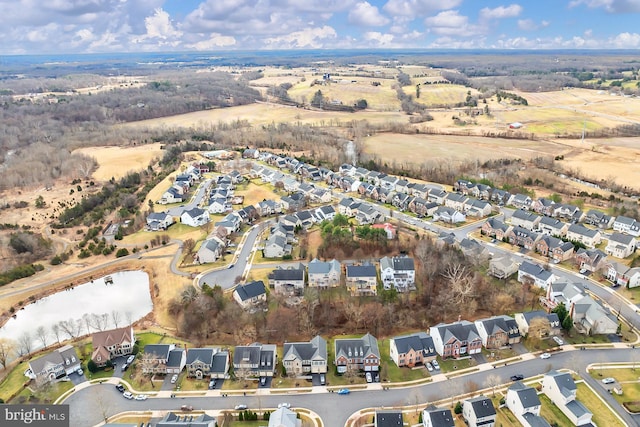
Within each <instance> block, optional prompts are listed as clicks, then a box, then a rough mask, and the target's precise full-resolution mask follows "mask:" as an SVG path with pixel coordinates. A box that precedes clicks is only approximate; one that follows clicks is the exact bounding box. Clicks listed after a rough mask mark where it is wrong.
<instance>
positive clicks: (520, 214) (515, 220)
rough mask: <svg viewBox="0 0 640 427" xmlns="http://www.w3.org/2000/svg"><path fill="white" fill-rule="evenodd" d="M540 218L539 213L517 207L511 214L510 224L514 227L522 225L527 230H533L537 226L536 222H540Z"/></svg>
mask: <svg viewBox="0 0 640 427" xmlns="http://www.w3.org/2000/svg"><path fill="white" fill-rule="evenodd" d="M541 220H542V217H541V216H540V215H537V214H535V213H533V212H529V211H525V210H522V209H518V210H517V211H515V212H513V215H512V216H511V225H513V226H514V227H522V228H526V229H527V230H529V231H533V230H536V229H537V228H538V223H540V221H541Z"/></svg>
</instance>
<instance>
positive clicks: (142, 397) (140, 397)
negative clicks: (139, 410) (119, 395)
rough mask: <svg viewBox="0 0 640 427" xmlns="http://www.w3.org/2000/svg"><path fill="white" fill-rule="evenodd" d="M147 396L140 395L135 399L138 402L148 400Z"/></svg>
mask: <svg viewBox="0 0 640 427" xmlns="http://www.w3.org/2000/svg"><path fill="white" fill-rule="evenodd" d="M147 397H148V396H147V395H146V394H138V395H136V397H135V399H136V400H147Z"/></svg>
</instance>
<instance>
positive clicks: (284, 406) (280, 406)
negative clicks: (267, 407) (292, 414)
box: [278, 402, 291, 409]
mask: <svg viewBox="0 0 640 427" xmlns="http://www.w3.org/2000/svg"><path fill="white" fill-rule="evenodd" d="M278 408H287V409H289V408H291V403H289V402H282V403H278Z"/></svg>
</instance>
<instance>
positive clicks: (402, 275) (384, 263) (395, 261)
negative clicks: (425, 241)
mask: <svg viewBox="0 0 640 427" xmlns="http://www.w3.org/2000/svg"><path fill="white" fill-rule="evenodd" d="M380 279H381V280H382V285H383V286H384V288H385V289H387V290H388V289H391V288H394V289H396V290H397V291H398V292H407V291H412V290H415V289H416V268H415V264H414V262H413V258H410V257H408V256H398V257H392V258H389V257H384V258H382V259H380Z"/></svg>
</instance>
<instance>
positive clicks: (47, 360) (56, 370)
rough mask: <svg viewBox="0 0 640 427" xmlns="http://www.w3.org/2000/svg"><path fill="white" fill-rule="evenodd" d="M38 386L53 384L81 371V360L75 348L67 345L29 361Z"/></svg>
mask: <svg viewBox="0 0 640 427" xmlns="http://www.w3.org/2000/svg"><path fill="white" fill-rule="evenodd" d="M29 368H30V369H31V372H33V375H34V376H35V380H36V384H37V385H39V386H41V385H43V384H47V383H52V382H55V381H56V380H58V379H60V378H63V377H66V376H67V375H70V374H71V373H73V372H75V371H77V370H78V369H80V358H79V357H78V354H77V353H76V350H75V348H73V346H71V345H65V346H63V347H60V348H58V349H56V350H53V351H52V352H50V353H47V354H45V355H44V356H41V357H39V358H37V359H34V360H31V361H29Z"/></svg>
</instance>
